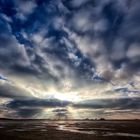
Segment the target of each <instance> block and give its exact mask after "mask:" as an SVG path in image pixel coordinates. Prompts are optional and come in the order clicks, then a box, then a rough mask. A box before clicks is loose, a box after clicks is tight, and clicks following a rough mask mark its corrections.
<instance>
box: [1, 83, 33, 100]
mask: <svg viewBox="0 0 140 140" xmlns="http://www.w3.org/2000/svg"><path fill="white" fill-rule="evenodd" d="M0 97H1V98H12V99H20V98H32V95H31V93H30V92H28V91H25V89H24V88H20V87H18V86H16V85H13V84H11V83H8V82H6V83H4V84H0Z"/></svg>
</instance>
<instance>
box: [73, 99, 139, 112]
mask: <svg viewBox="0 0 140 140" xmlns="http://www.w3.org/2000/svg"><path fill="white" fill-rule="evenodd" d="M139 101H140V98H118V99H93V100H85V101H82V102H81V103H77V104H74V107H76V108H91V109H122V110H123V109H124V110H125V109H139V107H140V103H139Z"/></svg>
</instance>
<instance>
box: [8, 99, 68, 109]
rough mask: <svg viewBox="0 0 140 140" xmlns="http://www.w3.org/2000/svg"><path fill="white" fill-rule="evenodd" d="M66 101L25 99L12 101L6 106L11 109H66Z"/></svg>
mask: <svg viewBox="0 0 140 140" xmlns="http://www.w3.org/2000/svg"><path fill="white" fill-rule="evenodd" d="M69 104H70V102H68V101H60V100H58V99H38V98H34V99H25V100H21V99H20V100H13V101H11V102H9V104H7V107H9V108H12V109H16V108H17V109H20V108H26V107H27V108H36V107H37V108H45V107H48V108H49V107H57V106H58V107H66V106H67V105H69Z"/></svg>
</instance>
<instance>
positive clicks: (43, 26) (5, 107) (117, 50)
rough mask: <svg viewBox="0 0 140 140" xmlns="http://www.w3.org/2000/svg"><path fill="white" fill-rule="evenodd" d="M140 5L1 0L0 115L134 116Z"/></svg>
mask: <svg viewBox="0 0 140 140" xmlns="http://www.w3.org/2000/svg"><path fill="white" fill-rule="evenodd" d="M139 13H140V1H139V0H0V117H1V118H14V119H15V118H16V119H17V118H18V119H20V118H22V119H28V118H32V119H58V118H69V119H85V118H89V119H95V118H106V119H138V118H140V14H139Z"/></svg>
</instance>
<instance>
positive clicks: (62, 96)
mask: <svg viewBox="0 0 140 140" xmlns="http://www.w3.org/2000/svg"><path fill="white" fill-rule="evenodd" d="M53 96H54V98H56V99H58V100H62V101H73V102H77V101H79V100H80V98H79V97H78V96H77V94H76V93H74V92H69V93H54V95H53Z"/></svg>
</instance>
